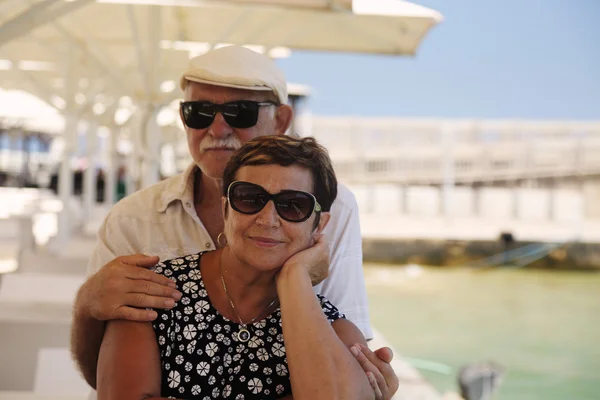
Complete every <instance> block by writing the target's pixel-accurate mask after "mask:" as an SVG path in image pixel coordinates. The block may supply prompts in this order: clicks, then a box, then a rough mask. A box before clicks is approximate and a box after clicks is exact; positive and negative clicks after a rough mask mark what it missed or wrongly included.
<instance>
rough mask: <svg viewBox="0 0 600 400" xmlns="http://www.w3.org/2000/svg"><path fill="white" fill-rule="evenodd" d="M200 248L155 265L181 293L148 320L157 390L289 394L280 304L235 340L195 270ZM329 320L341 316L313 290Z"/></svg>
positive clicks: (248, 396) (222, 395)
mask: <svg viewBox="0 0 600 400" xmlns="http://www.w3.org/2000/svg"><path fill="white" fill-rule="evenodd" d="M201 256H202V253H199V254H191V255H187V256H183V257H179V258H175V259H173V260H169V261H164V262H161V263H159V264H158V265H156V266H155V267H154V268H153V270H154V271H155V272H156V273H159V274H162V275H164V276H167V277H168V278H169V279H171V280H173V281H174V282H178V286H179V287H180V288H181V291H182V297H181V299H180V300H179V301H178V302H177V304H176V306H175V307H174V308H172V309H171V310H160V309H157V310H156V311H157V312H158V318H157V319H156V320H154V322H153V323H152V327H153V328H154V331H155V333H156V340H157V343H158V347H159V350H160V358H161V369H162V371H161V375H162V383H161V395H162V396H164V397H169V398H178V399H181V398H185V399H200V400H211V399H231V400H233V399H236V400H253V399H265V398H280V397H285V396H287V395H290V394H291V393H292V390H291V385H290V376H289V371H288V368H287V358H286V354H285V344H284V342H283V331H282V328H281V309H280V308H277V309H276V310H275V311H274V312H273V313H272V314H271V315H269V316H267V317H266V318H265V319H263V320H261V321H257V322H255V323H253V324H251V325H248V327H247V329H248V330H249V331H250V333H251V338H250V340H249V341H248V342H246V343H243V342H240V341H239V340H238V338H237V332H238V330H239V328H240V325H239V324H237V323H235V322H233V321H230V320H229V319H227V318H225V317H224V316H222V315H221V314H220V313H219V312H218V311H217V310H216V309H215V308H214V307H213V305H212V303H211V302H210V299H209V297H208V294H207V292H206V288H205V287H204V282H203V280H202V273H201V272H200V268H199V265H200V257H201ZM317 297H318V299H319V302H320V304H321V308H322V309H323V312H324V313H325V315H326V316H327V319H328V320H329V322H330V323H331V322H333V321H335V320H337V319H339V318H345V317H344V315H343V314H341V313H340V312H339V311H338V309H337V308H336V307H335V306H334V305H332V304H331V303H330V302H329V301H328V300H327V299H326V298H325V297H323V296H321V295H317Z"/></svg>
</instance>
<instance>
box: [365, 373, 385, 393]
mask: <svg viewBox="0 0 600 400" xmlns="http://www.w3.org/2000/svg"><path fill="white" fill-rule="evenodd" d="M367 379H368V380H369V384H370V385H371V388H373V393H375V400H383V393H381V389H380V388H379V384H378V383H377V379H375V375H373V373H372V372H367Z"/></svg>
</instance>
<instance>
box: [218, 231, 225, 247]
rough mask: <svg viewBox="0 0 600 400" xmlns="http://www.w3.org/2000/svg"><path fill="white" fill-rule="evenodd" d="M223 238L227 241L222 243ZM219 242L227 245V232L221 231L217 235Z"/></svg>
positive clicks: (220, 244) (222, 245)
mask: <svg viewBox="0 0 600 400" xmlns="http://www.w3.org/2000/svg"><path fill="white" fill-rule="evenodd" d="M223 239H225V243H221V241H222V240H223ZM217 244H218V245H219V246H221V247H225V246H227V237H226V236H225V233H223V232H221V233H219V235H218V236H217Z"/></svg>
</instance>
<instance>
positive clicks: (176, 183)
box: [158, 163, 198, 212]
mask: <svg viewBox="0 0 600 400" xmlns="http://www.w3.org/2000/svg"><path fill="white" fill-rule="evenodd" d="M197 170H198V167H197V166H196V164H194V163H192V164H190V165H189V166H188V167H187V168H186V170H185V171H184V172H183V173H181V174H179V175H176V176H175V177H173V179H171V180H169V182H168V183H167V186H166V188H165V189H164V191H163V193H162V194H161V196H160V201H159V203H158V212H165V211H166V210H167V207H168V206H169V204H171V203H172V202H174V201H176V200H179V201H181V202H184V201H186V200H187V201H193V199H194V177H195V175H196V171H197Z"/></svg>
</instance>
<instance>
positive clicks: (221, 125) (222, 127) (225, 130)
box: [208, 112, 233, 139]
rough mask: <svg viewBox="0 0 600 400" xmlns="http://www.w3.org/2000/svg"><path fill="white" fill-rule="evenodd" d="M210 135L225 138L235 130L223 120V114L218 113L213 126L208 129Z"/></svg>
mask: <svg viewBox="0 0 600 400" xmlns="http://www.w3.org/2000/svg"><path fill="white" fill-rule="evenodd" d="M208 133H210V134H211V135H212V136H213V137H215V138H218V139H219V138H224V137H227V136H229V135H231V134H232V133H233V128H232V127H231V125H229V124H228V123H227V121H225V118H223V114H221V113H220V112H217V113H216V115H215V119H214V120H213V122H212V124H210V126H209V127H208Z"/></svg>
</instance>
